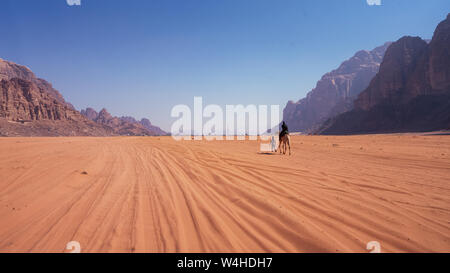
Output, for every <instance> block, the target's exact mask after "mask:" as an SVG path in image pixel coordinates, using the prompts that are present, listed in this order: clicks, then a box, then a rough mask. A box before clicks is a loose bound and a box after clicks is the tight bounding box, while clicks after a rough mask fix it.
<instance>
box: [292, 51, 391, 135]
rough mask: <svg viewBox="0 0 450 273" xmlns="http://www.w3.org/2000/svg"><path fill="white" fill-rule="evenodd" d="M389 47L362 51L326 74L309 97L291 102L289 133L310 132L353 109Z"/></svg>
mask: <svg viewBox="0 0 450 273" xmlns="http://www.w3.org/2000/svg"><path fill="white" fill-rule="evenodd" d="M389 45H390V43H385V44H384V45H382V46H379V47H377V48H375V49H373V50H372V51H366V50H361V51H358V52H357V53H356V54H355V55H354V56H353V57H351V58H350V59H348V60H346V61H344V62H343V63H342V64H341V65H340V66H339V67H338V68H337V69H335V70H333V71H331V72H329V73H327V74H325V75H324V76H323V77H322V78H321V79H320V80H319V81H318V82H317V85H316V87H315V88H314V89H313V90H311V91H310V92H309V93H308V94H307V96H306V98H303V99H301V100H299V101H298V102H293V101H289V102H288V103H287V105H286V107H285V109H284V110H283V120H284V121H286V123H287V124H288V125H289V130H290V131H309V130H311V129H313V128H315V127H316V126H318V125H320V124H321V123H322V122H324V121H325V120H327V119H328V118H330V117H332V116H335V115H338V114H340V113H343V112H346V111H348V110H350V109H352V107H353V101H354V100H355V99H356V97H357V96H358V94H359V93H360V92H361V91H363V90H364V89H365V88H366V87H367V86H368V85H369V83H370V81H371V80H372V78H373V77H374V76H375V75H376V73H377V72H378V69H379V66H380V63H381V61H382V59H383V56H384V53H385V51H386V49H387V47H388V46H389Z"/></svg>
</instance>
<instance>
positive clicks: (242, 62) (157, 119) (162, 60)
mask: <svg viewBox="0 0 450 273" xmlns="http://www.w3.org/2000/svg"><path fill="white" fill-rule="evenodd" d="M449 12H450V1H449V0H420V1H419V0H381V5H380V6H369V5H368V4H367V2H366V0H303V1H302V0H81V5H80V6H69V5H67V3H66V0H45V1H36V0H1V1H0V14H1V16H0V58H3V59H6V60H10V61H13V62H16V63H19V64H23V65H26V66H28V67H29V68H30V69H32V70H33V72H35V73H36V74H37V76H38V77H42V78H44V79H46V80H48V81H49V82H51V83H52V84H53V85H54V87H55V88H56V89H58V90H60V92H61V93H62V94H63V96H64V97H65V98H66V100H67V101H69V102H71V103H72V104H73V105H74V106H75V107H76V108H77V109H81V108H85V107H88V106H89V107H93V108H95V109H96V110H100V109H101V108H103V107H106V108H107V109H108V110H109V111H110V112H111V113H112V114H113V115H118V116H121V115H131V116H134V117H136V118H142V117H148V118H149V119H150V120H151V121H152V123H154V124H156V125H159V126H161V127H162V128H163V129H165V130H169V129H170V126H171V123H172V122H173V120H174V119H172V118H171V117H170V110H171V109H172V107H173V106H174V105H176V104H188V105H192V104H193V97H194V96H203V101H204V103H205V104H219V105H225V104H244V105H246V104H279V105H280V108H281V109H282V108H283V107H284V106H285V104H286V102H287V101H288V100H295V101H297V100H298V99H300V98H302V97H304V95H305V94H306V93H307V92H308V91H310V90H311V89H312V88H313V87H314V86H315V83H316V82H317V80H319V79H320V77H321V76H322V75H323V74H324V73H326V72H328V71H330V70H332V69H334V68H336V67H337V66H339V64H340V63H341V62H342V61H344V60H345V59H347V58H349V57H351V56H352V55H353V54H354V53H355V52H356V51H358V50H361V49H367V50H370V49H373V48H374V47H376V46H379V45H382V44H383V43H384V42H386V41H395V40H397V39H399V38H400V37H402V36H403V35H411V36H420V37H422V38H426V39H429V38H431V37H432V34H433V31H434V29H435V27H436V25H437V24H438V23H439V22H440V21H442V20H443V19H445V17H446V15H447V13H449Z"/></svg>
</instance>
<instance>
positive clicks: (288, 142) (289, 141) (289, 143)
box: [287, 137, 291, 155]
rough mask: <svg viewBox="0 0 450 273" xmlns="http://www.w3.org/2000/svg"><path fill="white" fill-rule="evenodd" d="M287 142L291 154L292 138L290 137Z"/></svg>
mask: <svg viewBox="0 0 450 273" xmlns="http://www.w3.org/2000/svg"><path fill="white" fill-rule="evenodd" d="M287 144H288V145H289V155H291V138H290V137H288V139H287Z"/></svg>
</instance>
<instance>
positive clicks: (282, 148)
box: [278, 134, 291, 155]
mask: <svg viewBox="0 0 450 273" xmlns="http://www.w3.org/2000/svg"><path fill="white" fill-rule="evenodd" d="M282 145H283V146H282ZM286 145H287V146H288V147H289V155H291V138H290V137H289V134H285V135H283V136H282V137H281V140H280V144H278V149H279V150H280V154H281V152H283V154H286Z"/></svg>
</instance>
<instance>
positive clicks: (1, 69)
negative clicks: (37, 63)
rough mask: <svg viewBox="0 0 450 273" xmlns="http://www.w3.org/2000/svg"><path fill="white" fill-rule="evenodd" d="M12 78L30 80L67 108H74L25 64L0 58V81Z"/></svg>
mask: <svg viewBox="0 0 450 273" xmlns="http://www.w3.org/2000/svg"><path fill="white" fill-rule="evenodd" d="M13 78H18V79H22V80H26V81H30V82H32V83H34V84H35V85H36V86H38V87H39V88H40V89H42V90H45V92H47V93H48V94H49V95H50V96H52V97H53V98H54V99H55V100H57V101H58V102H59V103H61V104H66V105H67V106H68V107H69V108H72V109H74V107H73V106H72V105H71V104H70V103H68V102H66V101H65V100H64V98H63V96H62V95H61V94H60V93H59V92H58V91H57V90H55V89H54V88H53V86H52V85H51V84H50V83H48V82H47V81H45V80H44V79H40V78H38V77H36V75H34V73H33V72H32V71H31V70H30V69H29V68H28V67H26V66H23V65H19V64H15V63H13V62H9V61H6V60H3V59H0V81H1V80H10V79H13Z"/></svg>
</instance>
